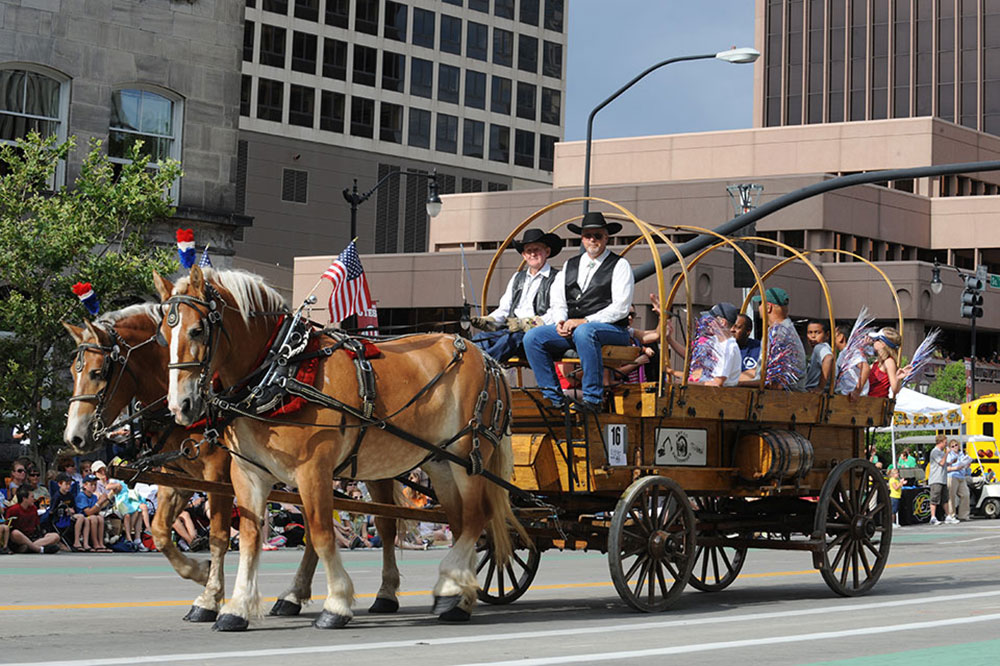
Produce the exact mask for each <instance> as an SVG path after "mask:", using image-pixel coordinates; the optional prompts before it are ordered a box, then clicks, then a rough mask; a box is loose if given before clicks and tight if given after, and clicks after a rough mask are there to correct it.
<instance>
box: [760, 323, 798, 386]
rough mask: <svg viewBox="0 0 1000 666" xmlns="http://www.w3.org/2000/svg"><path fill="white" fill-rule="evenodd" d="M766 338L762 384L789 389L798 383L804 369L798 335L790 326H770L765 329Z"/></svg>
mask: <svg viewBox="0 0 1000 666" xmlns="http://www.w3.org/2000/svg"><path fill="white" fill-rule="evenodd" d="M767 338H768V339H767V368H766V370H765V373H764V383H765V385H766V386H767V387H768V388H783V389H786V390H788V389H791V387H792V386H793V385H794V384H795V383H796V382H798V381H799V378H800V377H801V376H802V368H803V367H805V358H803V357H802V352H801V351H800V350H801V349H802V343H801V341H799V340H798V333H796V332H795V329H793V328H792V327H790V326H772V327H770V328H768V329H767ZM797 342H798V344H796V343H797Z"/></svg>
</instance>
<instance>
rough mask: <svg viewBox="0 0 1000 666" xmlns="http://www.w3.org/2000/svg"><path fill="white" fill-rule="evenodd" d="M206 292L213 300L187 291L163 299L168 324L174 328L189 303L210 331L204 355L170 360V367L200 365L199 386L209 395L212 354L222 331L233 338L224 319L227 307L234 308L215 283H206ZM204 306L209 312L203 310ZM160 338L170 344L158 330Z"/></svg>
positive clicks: (179, 368)
mask: <svg viewBox="0 0 1000 666" xmlns="http://www.w3.org/2000/svg"><path fill="white" fill-rule="evenodd" d="M205 295H206V296H207V297H208V299H209V300H204V299H201V298H195V297H194V296H188V295H187V294H176V295H174V296H171V297H170V298H168V299H167V300H166V301H164V302H163V305H164V306H168V307H167V315H166V317H165V319H166V322H167V326H170V327H171V328H173V327H174V326H176V325H177V324H178V322H179V321H180V312H179V311H178V310H179V306H181V305H186V306H188V307H189V308H191V309H192V310H194V311H195V312H197V313H198V317H199V319H200V322H201V326H202V328H203V329H204V330H205V331H206V332H207V334H208V343H207V344H206V345H205V348H206V351H205V355H204V357H202V359H201V360H200V361H178V362H176V363H168V364H167V369H168V370H187V369H191V368H198V369H200V370H201V373H200V375H199V377H198V390H199V392H200V393H201V394H202V395H205V396H207V395H208V394H209V391H210V390H211V366H212V357H213V356H214V355H215V351H216V348H217V347H218V344H219V340H220V338H221V336H220V335H219V332H220V331H221V332H222V334H223V335H225V336H226V339H227V340H229V341H230V342H231V341H232V340H231V338H230V337H229V332H228V331H227V330H226V326H225V324H224V323H223V321H222V312H223V311H224V310H225V309H226V308H231V309H232V306H230V305H229V304H228V303H226V301H225V299H223V298H222V294H220V293H219V292H218V290H216V289H215V287H213V286H212V285H211V284H209V283H208V282H206V283H205ZM219 303H222V307H221V308H220V307H219ZM202 308H204V309H205V310H206V311H207V312H203V311H202ZM155 339H156V341H157V342H158V343H159V344H160V345H162V346H166V344H167V341H166V339H165V338H164V337H163V334H162V333H161V332H159V331H157V334H156V336H155Z"/></svg>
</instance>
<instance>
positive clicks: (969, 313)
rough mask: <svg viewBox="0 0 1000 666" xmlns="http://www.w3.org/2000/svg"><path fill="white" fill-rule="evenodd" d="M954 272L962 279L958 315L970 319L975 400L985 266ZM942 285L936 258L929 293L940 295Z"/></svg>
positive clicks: (970, 368) (972, 391) (970, 364)
mask: <svg viewBox="0 0 1000 666" xmlns="http://www.w3.org/2000/svg"><path fill="white" fill-rule="evenodd" d="M955 272H956V273H958V276H959V277H960V278H962V286H963V289H962V302H961V310H960V311H959V313H960V314H961V315H962V318H963V319H970V320H971V323H970V324H969V332H970V334H971V335H972V339H971V344H970V347H971V348H970V358H971V360H970V361H969V374H970V377H969V388H970V392H971V394H972V395H971V398H972V399H973V400H975V399H976V319H979V318H980V317H982V316H983V308H982V305H983V295H982V292H983V290H984V289H985V288H986V266H983V265H980V266H979V267H977V268H976V273H975V274H974V275H973V274H969V273H963V272H962V271H960V270H959V269H958V268H955ZM942 287H943V284H942V283H941V267H940V265H939V264H938V260H937V258H935V259H934V268H933V269H932V271H931V291H932V292H933V293H935V294H940V293H941V289H942Z"/></svg>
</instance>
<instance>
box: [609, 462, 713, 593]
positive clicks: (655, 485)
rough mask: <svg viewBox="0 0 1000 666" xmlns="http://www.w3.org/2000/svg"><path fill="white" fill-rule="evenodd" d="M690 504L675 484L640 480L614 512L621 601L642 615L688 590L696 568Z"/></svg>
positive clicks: (613, 559)
mask: <svg viewBox="0 0 1000 666" xmlns="http://www.w3.org/2000/svg"><path fill="white" fill-rule="evenodd" d="M695 541H696V539H695V521H694V512H693V511H692V510H691V502H690V500H689V499H688V497H687V495H686V494H685V492H684V490H683V489H681V487H680V486H679V485H677V483H675V482H674V481H672V480H670V479H667V478H664V477H659V476H648V477H645V478H642V479H639V480H637V481H635V482H634V483H633V484H632V485H631V486H629V488H628V489H627V490H626V491H625V492H624V494H623V495H622V497H621V499H619V500H618V504H617V506H616V507H615V513H614V517H613V518H612V521H611V529H610V531H609V533H608V566H609V568H610V570H611V580H612V582H613V583H614V585H615V589H616V590H617V591H618V594H619V596H620V597H621V598H622V600H623V601H625V603H627V604H628V605H629V606H631V607H632V608H635V609H636V610H639V611H643V612H647V613H649V612H656V611H662V610H664V609H666V608H667V607H668V606H670V605H671V604H672V603H673V602H674V601H675V600H676V598H677V597H678V596H679V595H680V593H681V592H682V591H683V590H684V586H685V585H686V584H687V581H688V579H689V577H690V576H691V569H692V567H693V566H694V552H695Z"/></svg>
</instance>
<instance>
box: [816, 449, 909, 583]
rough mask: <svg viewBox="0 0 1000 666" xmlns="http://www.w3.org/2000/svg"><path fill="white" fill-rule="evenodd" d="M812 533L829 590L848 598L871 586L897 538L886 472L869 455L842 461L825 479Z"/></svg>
mask: <svg viewBox="0 0 1000 666" xmlns="http://www.w3.org/2000/svg"><path fill="white" fill-rule="evenodd" d="M813 538H817V539H822V541H823V550H822V551H821V552H819V553H816V564H817V565H818V568H819V571H820V573H821V574H822V575H823V580H825V581H826V584H827V585H829V586H830V589H831V590H833V591H834V592H836V593H837V594H839V595H841V596H845V597H853V596H858V595H861V594H864V593H866V592H868V590H870V589H871V588H872V587H873V586H874V585H875V583H876V582H878V579H879V577H880V576H881V575H882V570H883V569H885V563H886V561H887V560H888V559H889V545H890V544H891V542H892V507H891V503H890V502H889V488H888V487H887V486H886V483H885V480H884V479H883V478H882V474H881V473H880V472H879V470H878V469H877V468H876V467H875V465H873V464H871V463H870V462H868V461H867V460H861V459H859V458H853V459H851V460H845V461H843V462H842V463H840V464H839V465H837V466H836V467H835V468H834V469H833V471H832V472H830V476H829V477H827V479H826V482H825V483H824V484H823V490H822V491H821V492H820V496H819V504H818V505H817V507H816V519H815V522H814V524H813Z"/></svg>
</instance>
